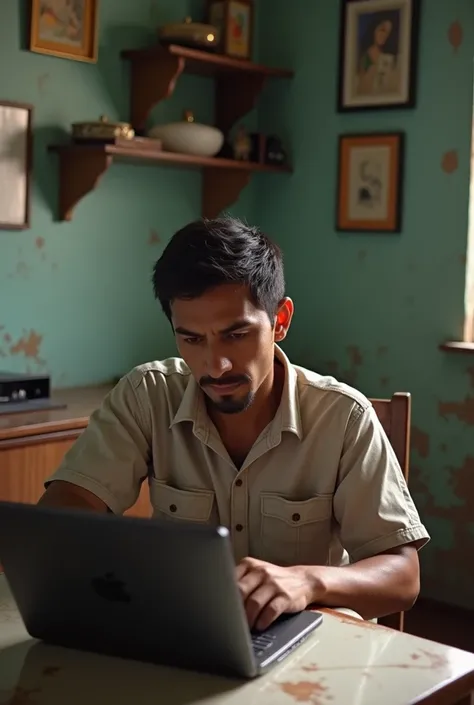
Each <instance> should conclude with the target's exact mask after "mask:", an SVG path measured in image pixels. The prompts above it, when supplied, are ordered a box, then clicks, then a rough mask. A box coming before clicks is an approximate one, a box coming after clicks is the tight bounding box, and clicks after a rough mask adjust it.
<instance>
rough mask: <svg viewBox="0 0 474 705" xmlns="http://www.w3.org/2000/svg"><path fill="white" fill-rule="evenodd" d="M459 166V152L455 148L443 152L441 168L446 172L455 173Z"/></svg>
mask: <svg viewBox="0 0 474 705" xmlns="http://www.w3.org/2000/svg"><path fill="white" fill-rule="evenodd" d="M458 166H459V159H458V153H457V151H456V150H455V149H451V150H450V151H449V152H445V153H444V154H443V158H442V160H441V168H442V170H443V171H444V172H445V173H446V174H454V172H455V171H457V168H458Z"/></svg>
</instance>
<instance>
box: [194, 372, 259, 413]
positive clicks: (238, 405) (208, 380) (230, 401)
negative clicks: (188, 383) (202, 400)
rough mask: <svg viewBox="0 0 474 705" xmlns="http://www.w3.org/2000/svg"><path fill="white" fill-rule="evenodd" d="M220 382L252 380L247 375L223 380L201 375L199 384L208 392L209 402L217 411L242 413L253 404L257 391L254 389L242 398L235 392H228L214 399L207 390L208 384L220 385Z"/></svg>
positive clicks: (244, 382)
mask: <svg viewBox="0 0 474 705" xmlns="http://www.w3.org/2000/svg"><path fill="white" fill-rule="evenodd" d="M219 382H221V383H222V384H232V383H234V382H237V383H239V382H240V383H242V384H250V383H251V380H250V378H249V377H247V375H241V376H239V377H232V376H229V377H225V378H223V379H221V380H215V379H212V377H201V379H200V380H199V385H200V387H201V389H202V390H203V391H204V393H205V394H206V397H207V401H208V404H209V405H210V406H211V407H212V408H213V409H215V410H216V411H219V412H220V413H221V414H240V413H241V412H242V411H245V410H246V409H248V408H249V406H251V405H252V404H253V402H254V399H255V392H252V391H249V392H247V394H245V396H243V397H241V398H237V397H236V396H235V395H234V394H227V395H224V396H221V397H220V398H219V399H213V398H212V397H210V396H209V394H208V393H207V392H206V386H208V385H210V384H212V385H216V386H218V385H219Z"/></svg>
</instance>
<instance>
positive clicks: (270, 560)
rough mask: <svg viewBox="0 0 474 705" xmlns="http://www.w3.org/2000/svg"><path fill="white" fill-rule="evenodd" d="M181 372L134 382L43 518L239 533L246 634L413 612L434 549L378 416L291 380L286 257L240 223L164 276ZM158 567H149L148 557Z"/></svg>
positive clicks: (336, 393)
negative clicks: (285, 621) (421, 555)
mask: <svg viewBox="0 0 474 705" xmlns="http://www.w3.org/2000/svg"><path fill="white" fill-rule="evenodd" d="M153 285H154V291H155V295H156V298H157V299H159V301H160V303H161V306H162V309H163V311H164V313H165V314H166V316H167V317H168V319H169V320H170V322H171V325H172V327H173V331H174V334H175V337H176V343H177V347H178V350H179V353H180V356H181V357H180V358H172V359H168V360H164V361H161V362H150V363H148V364H145V365H141V366H140V367H138V368H136V369H134V370H132V371H131V372H130V373H129V374H128V375H126V376H125V377H124V378H123V379H122V380H121V381H120V382H119V383H118V384H117V385H116V387H115V388H114V389H113V390H112V391H111V392H110V394H109V395H108V396H107V398H106V399H105V400H104V402H103V404H102V406H101V407H100V408H99V410H98V411H96V412H95V413H94V414H93V415H92V417H91V420H90V423H89V426H88V428H87V429H86V430H85V431H84V433H83V434H82V436H81V437H80V438H79V439H78V441H77V442H76V443H75V445H74V447H73V448H72V449H71V450H70V451H69V453H68V454H67V455H66V457H65V459H64V461H63V463H62V465H61V467H60V468H59V470H58V471H57V472H56V473H55V474H54V475H53V477H52V478H50V480H49V481H48V482H47V483H46V487H47V490H46V492H45V494H44V495H43V497H42V499H41V500H40V502H41V503H42V504H48V505H52V506H58V505H61V506H76V507H83V508H89V509H92V510H96V511H103V512H105V511H111V512H115V513H118V514H120V513H122V512H124V511H125V510H127V509H128V508H130V507H131V506H132V505H133V504H134V502H135V501H136V499H137V497H138V495H139V492H140V486H141V483H142V482H143V481H144V480H145V479H147V480H148V482H149V486H150V496H151V502H152V505H153V509H154V515H155V516H156V517H159V518H165V519H169V520H171V521H174V520H181V521H195V522H201V523H213V524H217V523H220V524H222V525H225V526H227V527H229V529H230V532H231V537H232V545H233V549H234V554H235V560H236V564H237V565H236V571H237V578H238V581H239V585H240V590H241V593H242V597H243V600H244V603H245V608H246V612H247V616H248V620H249V624H250V626H251V627H256V628H258V629H264V628H266V627H267V626H268V625H269V624H270V623H271V622H272V621H273V620H274V619H275V618H276V617H277V616H278V615H280V614H281V613H283V612H294V611H299V610H302V609H304V608H305V607H306V606H307V605H308V604H310V603H317V604H319V605H327V606H333V607H341V606H342V607H348V608H352V609H353V610H355V611H357V612H358V613H360V614H361V615H362V616H363V617H364V618H367V619H369V618H373V617H379V616H382V615H384V614H389V613H392V612H397V611H400V610H404V609H408V608H410V607H411V606H412V604H413V602H414V601H415V599H416V597H417V595H418V592H419V563H418V554H417V550H418V549H419V548H420V547H421V546H422V545H423V544H425V543H426V542H427V541H428V540H429V536H428V534H427V532H426V530H425V528H424V527H423V526H422V524H421V522H420V519H419V516H418V513H417V511H416V509H415V506H414V504H413V502H412V499H411V497H410V495H409V493H408V489H407V487H406V484H405V482H404V479H403V475H402V473H401V470H400V467H399V465H398V462H397V459H396V457H395V454H394V452H393V450H392V448H391V446H390V444H389V442H388V440H387V438H386V436H385V434H384V432H383V429H382V427H381V425H380V423H379V421H378V419H377V416H376V414H375V412H374V410H373V408H372V406H371V404H370V403H369V402H368V400H367V399H366V398H365V397H364V396H363V395H362V394H360V393H359V392H357V391H356V390H354V389H352V388H350V387H348V386H346V385H344V384H340V383H338V382H337V381H336V380H335V379H333V378H332V377H323V376H320V375H318V374H316V373H315V372H311V371H309V370H305V369H303V368H301V367H296V366H294V365H292V364H291V363H290V362H289V360H288V359H287V357H286V356H285V355H284V353H283V352H282V350H281V349H280V348H279V347H278V345H277V344H278V343H280V342H281V341H282V340H284V338H285V337H286V334H287V332H288V329H289V327H290V323H291V319H292V316H293V302H292V301H291V299H290V298H288V297H287V296H285V282H284V274H283V263H282V256H281V253H280V250H279V248H278V247H277V246H276V245H275V244H274V243H272V242H271V241H270V240H269V239H268V238H267V237H265V236H264V235H263V234H262V233H261V232H259V231H258V230H257V229H256V228H252V227H248V226H246V225H244V224H243V223H241V222H240V221H238V220H236V219H231V218H223V219H220V220H214V221H212V220H204V221H198V222H195V223H191V224H190V225H188V226H186V227H185V228H183V229H182V230H180V231H179V232H177V233H176V234H175V235H174V237H173V238H172V239H171V241H170V243H169V244H168V245H167V247H166V248H165V250H164V252H163V254H162V256H161V258H160V259H159V260H158V262H157V263H156V265H155V268H154V273H153ZM148 560H153V556H148Z"/></svg>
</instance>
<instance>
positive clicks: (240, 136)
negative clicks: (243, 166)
mask: <svg viewBox="0 0 474 705" xmlns="http://www.w3.org/2000/svg"><path fill="white" fill-rule="evenodd" d="M251 150H252V140H251V139H250V136H249V134H248V133H247V130H246V129H245V127H244V126H243V125H239V127H238V128H237V132H236V135H235V139H234V159H236V160H237V161H244V162H248V161H249V158H250V152H251Z"/></svg>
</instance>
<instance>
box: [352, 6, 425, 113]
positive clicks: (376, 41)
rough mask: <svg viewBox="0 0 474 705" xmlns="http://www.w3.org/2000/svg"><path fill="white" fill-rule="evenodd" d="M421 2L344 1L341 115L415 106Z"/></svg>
mask: <svg viewBox="0 0 474 705" xmlns="http://www.w3.org/2000/svg"><path fill="white" fill-rule="evenodd" d="M420 2H421V0H341V38H340V67H339V96H338V109H339V111H341V112H342V111H349V110H374V109H377V108H378V109H388V108H412V107H414V105H415V101H416V76H417V63H418V52H417V48H418V33H419V16H420Z"/></svg>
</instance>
